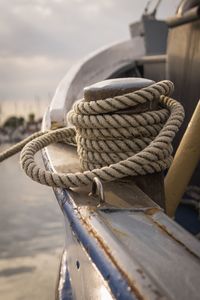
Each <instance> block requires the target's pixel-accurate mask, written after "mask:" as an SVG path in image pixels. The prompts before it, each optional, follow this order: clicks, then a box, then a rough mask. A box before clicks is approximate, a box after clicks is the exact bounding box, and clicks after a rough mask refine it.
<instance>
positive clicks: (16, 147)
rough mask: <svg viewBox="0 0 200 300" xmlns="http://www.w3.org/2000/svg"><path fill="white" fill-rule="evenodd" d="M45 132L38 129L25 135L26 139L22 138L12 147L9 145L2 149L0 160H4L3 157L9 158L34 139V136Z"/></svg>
mask: <svg viewBox="0 0 200 300" xmlns="http://www.w3.org/2000/svg"><path fill="white" fill-rule="evenodd" d="M46 133H47V131H46V132H42V131H38V132H35V133H33V134H32V135H30V136H29V137H27V138H26V139H24V140H23V141H21V142H19V143H17V144H16V145H13V146H12V147H10V148H9V149H8V150H5V151H3V152H2V153H0V162H2V161H4V160H5V159H7V158H9V157H10V156H12V155H14V154H16V153H18V152H19V151H21V150H22V149H23V147H24V146H25V145H26V144H27V143H29V142H30V141H32V140H34V139H35V138H37V137H39V136H41V135H44V134H46Z"/></svg>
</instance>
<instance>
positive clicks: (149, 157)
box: [0, 80, 184, 188]
mask: <svg viewBox="0 0 200 300" xmlns="http://www.w3.org/2000/svg"><path fill="white" fill-rule="evenodd" d="M173 88H174V87H173V83H172V82H170V81H167V80H165V81H161V82H159V83H156V84H153V85H151V86H149V87H146V88H143V89H140V90H138V91H135V92H132V93H128V94H125V95H121V96H116V97H113V98H107V99H104V100H98V101H90V102H86V101H84V100H81V101H79V102H77V103H75V104H74V106H73V109H72V111H70V112H69V113H68V116H67V117H68V120H69V121H70V123H71V124H73V125H74V127H73V128H61V129H57V130H54V131H50V132H45V133H42V134H41V133H40V134H39V136H37V137H36V138H34V139H33V140H32V141H30V142H29V143H27V144H26V146H25V147H24V148H23V150H22V152H21V158H20V160H21V166H22V168H23V169H24V171H25V172H26V174H27V175H28V176H29V177H31V178H32V179H33V180H34V181H37V182H39V183H41V184H45V185H48V186H53V187H62V188H69V187H77V186H81V185H88V184H90V183H91V182H92V181H93V178H94V177H98V178H99V179H100V180H101V181H103V182H105V181H113V180H116V179H118V178H123V177H126V176H137V175H145V174H151V173H154V172H161V171H163V170H165V169H167V168H168V167H169V166H170V164H171V161H172V156H171V154H172V145H171V143H172V140H173V138H174V136H175V134H176V132H177V131H178V129H179V127H180V126H181V123H182V121H183V119H184V110H183V107H182V105H181V104H180V103H179V102H177V101H176V100H174V99H172V98H170V97H169V96H170V95H171V93H172V92H173ZM154 99H157V100H158V102H159V105H158V108H157V109H156V110H153V111H152V110H150V111H145V112H142V113H134V111H132V112H131V110H132V108H135V107H139V106H140V105H141V104H143V103H147V102H149V103H151V102H152V101H153V100H154ZM150 107H151V105H150ZM124 110H126V112H124ZM127 110H130V111H128V112H127ZM30 139H31V138H30ZM57 142H65V143H76V144H77V153H78V155H79V159H80V164H81V168H82V170H83V172H77V173H75V174H73V173H68V174H63V173H56V172H50V171H46V170H44V169H41V168H40V167H39V166H38V165H37V164H36V163H35V161H34V155H35V154H36V153H37V152H38V151H39V150H41V149H42V148H44V147H46V146H48V145H50V144H52V143H57ZM18 150H19V149H18ZM12 154H13V151H12ZM3 157H5V153H4V156H2V155H0V160H1V158H2V159H3ZM6 157H7V156H6Z"/></svg>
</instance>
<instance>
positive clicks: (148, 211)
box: [144, 207, 161, 216]
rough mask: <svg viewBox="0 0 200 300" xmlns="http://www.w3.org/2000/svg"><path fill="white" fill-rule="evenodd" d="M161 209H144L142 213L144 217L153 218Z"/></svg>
mask: <svg viewBox="0 0 200 300" xmlns="http://www.w3.org/2000/svg"><path fill="white" fill-rule="evenodd" d="M160 211H161V209H160V208H158V207H151V208H149V209H146V210H145V211H144V213H145V215H148V216H153V215H154V214H156V213H157V212H160Z"/></svg>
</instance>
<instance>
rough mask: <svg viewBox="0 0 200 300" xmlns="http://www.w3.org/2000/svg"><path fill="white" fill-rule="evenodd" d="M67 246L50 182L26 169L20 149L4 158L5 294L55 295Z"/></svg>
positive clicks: (0, 211)
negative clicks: (31, 175) (33, 178)
mask: <svg viewBox="0 0 200 300" xmlns="http://www.w3.org/2000/svg"><path fill="white" fill-rule="evenodd" d="M4 148H5V146H4ZM0 150H2V147H0ZM63 246H64V225H63V217H62V212H61V210H60V208H59V206H58V204H57V202H56V198H55V196H54V194H53V192H52V190H51V188H48V187H45V186H42V185H39V184H37V183H35V182H33V181H31V179H29V178H28V177H27V176H26V175H25V174H24V173H23V171H22V170H21V168H20V165H19V155H15V156H13V157H12V158H10V159H8V160H7V161H5V162H3V163H1V164H0V299H4V300H25V299H29V300H32V299H43V300H47V299H48V300H51V299H52V300H53V299H54V297H55V286H56V280H57V275H58V268H59V261H60V256H61V254H62V249H63Z"/></svg>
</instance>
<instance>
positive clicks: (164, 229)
mask: <svg viewBox="0 0 200 300" xmlns="http://www.w3.org/2000/svg"><path fill="white" fill-rule="evenodd" d="M147 215H148V214H147ZM148 216H149V218H150V219H151V221H153V223H154V224H156V225H157V226H158V227H159V229H161V231H162V232H163V233H165V234H167V235H168V236H169V237H171V238H172V239H173V240H175V241H176V242H177V243H178V244H180V245H181V246H183V247H184V248H185V249H186V250H187V251H188V252H189V253H190V254H192V255H193V256H195V257H196V258H198V260H199V256H198V255H197V254H196V253H194V252H193V251H192V250H191V249H189V248H188V247H187V246H186V245H185V244H184V243H183V242H181V241H180V240H179V239H178V238H176V237H175V236H174V235H173V234H172V233H171V232H170V231H169V230H168V229H167V227H166V226H165V225H163V224H160V223H159V222H158V221H156V220H154V219H153V218H151V217H150V216H151V214H149V215H148Z"/></svg>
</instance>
